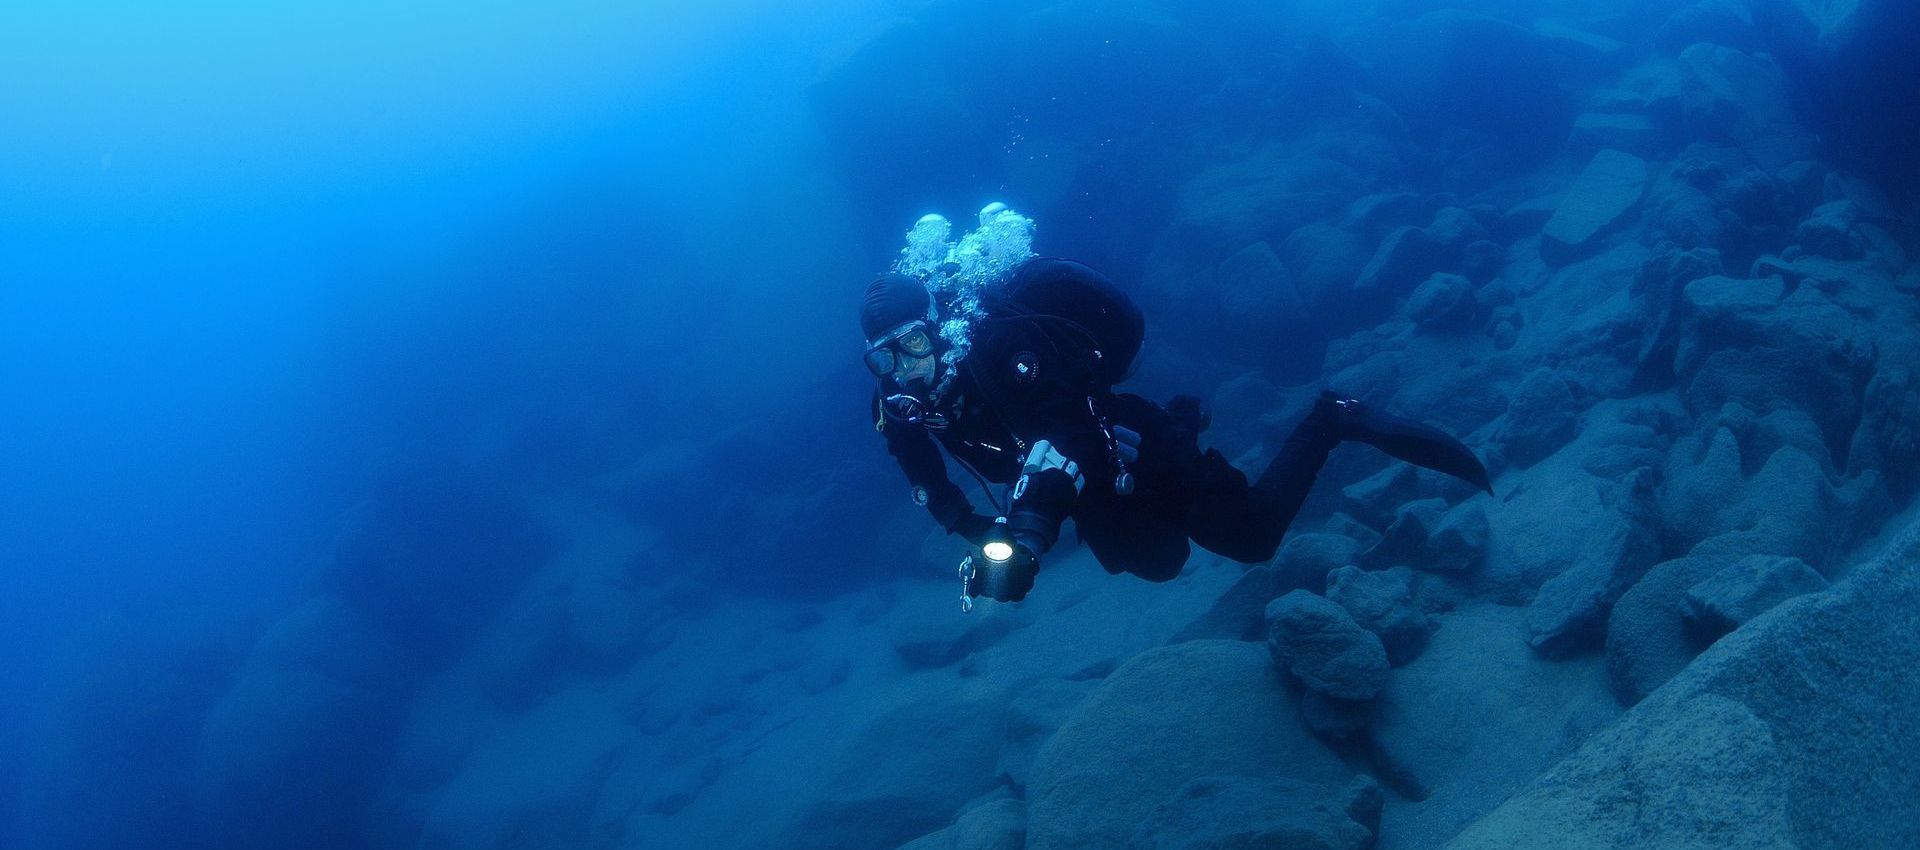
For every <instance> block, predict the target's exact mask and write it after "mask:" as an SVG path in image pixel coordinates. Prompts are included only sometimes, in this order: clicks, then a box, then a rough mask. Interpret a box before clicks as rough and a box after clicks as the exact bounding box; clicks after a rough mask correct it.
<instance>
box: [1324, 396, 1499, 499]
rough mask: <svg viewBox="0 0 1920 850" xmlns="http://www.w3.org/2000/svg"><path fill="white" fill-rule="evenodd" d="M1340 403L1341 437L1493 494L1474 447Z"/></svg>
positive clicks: (1405, 421) (1442, 433)
mask: <svg viewBox="0 0 1920 850" xmlns="http://www.w3.org/2000/svg"><path fill="white" fill-rule="evenodd" d="M1328 395H1331V394H1330V393H1329V394H1328ZM1336 403H1337V402H1336ZM1340 407H1341V409H1342V413H1341V416H1340V438H1341V439H1342V440H1353V441H1355V442H1361V443H1366V444H1367V445H1370V446H1373V447H1374V448H1376V449H1379V450H1381V451H1383V452H1386V453H1387V454H1389V455H1392V456H1393V457H1396V458H1399V459H1400V460H1404V461H1406V462H1408V463H1411V464H1413V465H1414V466H1418V467H1423V468H1426V469H1431V470H1433V471H1435V472H1442V473H1445V474H1447V475H1451V476H1453V477H1455V478H1458V479H1460V480H1461V481H1465V482H1467V483H1468V484H1472V485H1473V486H1474V487H1475V488H1478V489H1480V490H1482V491H1485V492H1486V494H1487V495H1489V496H1491V495H1493V482H1492V481H1490V480H1489V479H1488V476H1487V467H1486V466H1485V465H1484V464H1482V463H1481V462H1480V458H1478V457H1476V456H1475V455H1474V453H1473V450H1472V449H1469V448H1467V446H1466V444H1465V443H1462V442H1460V441H1459V440H1456V439H1454V438H1453V437H1452V436H1451V435H1449V434H1447V433H1446V432H1445V431H1441V430H1440V429H1438V428H1435V427H1433V426H1431V425H1422V424H1420V423H1418V422H1415V421H1413V420H1411V419H1402V418H1400V417H1398V416H1393V415H1391V414H1386V413H1381V412H1379V411H1376V410H1373V409H1371V408H1369V407H1367V406H1365V405H1361V404H1357V403H1351V402H1349V403H1344V404H1340Z"/></svg>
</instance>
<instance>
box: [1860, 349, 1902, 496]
mask: <svg viewBox="0 0 1920 850" xmlns="http://www.w3.org/2000/svg"><path fill="white" fill-rule="evenodd" d="M1914 362H1917V361H1916V360H1915V359H1913V358H1912V357H1910V356H1891V357H1889V356H1885V355H1883V356H1882V362H1881V365H1880V368H1879V369H1877V370H1875V371H1874V374H1873V380H1872V381H1870V382H1868V384H1867V391H1866V399H1865V401H1864V402H1863V404H1862V405H1861V408H1862V409H1861V411H1860V427H1859V428H1857V429H1855V430H1854V433H1853V439H1852V441H1851V442H1850V444H1849V445H1850V446H1851V447H1850V448H1849V449H1848V450H1847V469H1848V472H1849V473H1850V474H1859V473H1862V472H1865V471H1867V470H1871V469H1878V470H1880V471H1881V472H1882V474H1884V475H1886V476H1887V486H1888V488H1889V489H1890V490H1892V491H1893V494H1894V496H1895V497H1896V498H1905V497H1906V496H1907V495H1908V494H1910V493H1912V492H1913V489H1914V485H1915V484H1916V483H1917V482H1920V425H1916V423H1920V382H1916V381H1915V380H1914V378H1913V368H1912V367H1910V366H1907V365H1903V364H1907V363H1914Z"/></svg>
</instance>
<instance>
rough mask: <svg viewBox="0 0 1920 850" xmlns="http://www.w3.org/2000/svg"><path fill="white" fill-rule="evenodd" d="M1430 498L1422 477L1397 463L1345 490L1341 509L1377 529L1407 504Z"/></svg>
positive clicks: (1342, 492) (1408, 466)
mask: <svg viewBox="0 0 1920 850" xmlns="http://www.w3.org/2000/svg"><path fill="white" fill-rule="evenodd" d="M1427 495H1428V494H1424V493H1422V492H1420V476H1419V473H1417V472H1416V471H1415V470H1414V468H1413V466H1412V465H1411V464H1405V463H1395V464H1389V465H1388V466H1387V468H1386V469H1383V470H1380V471H1379V472H1376V473H1374V474H1372V475H1369V476H1367V477H1366V478H1362V479H1360V480H1359V481H1355V482H1354V483H1352V484H1349V485H1347V486H1345V487H1342V488H1341V489H1340V502H1341V508H1342V509H1343V510H1345V511H1346V512H1347V513H1349V514H1351V515H1352V516H1353V517H1354V518H1356V519H1358V520H1360V521H1361V522H1364V523H1366V524H1368V525H1370V526H1372V527H1374V528H1385V527H1386V526H1388V525H1390V524H1392V523H1393V521H1394V517H1396V516H1398V515H1399V514H1400V511H1401V509H1402V508H1403V507H1404V506H1405V505H1406V504H1407V503H1408V502H1411V501H1414V500H1417V499H1420V498H1422V497H1424V496H1427ZM1333 566H1334V567H1338V566H1343V565H1342V564H1334V565H1333ZM1328 569H1332V567H1329V568H1328Z"/></svg>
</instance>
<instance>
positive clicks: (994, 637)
mask: <svg viewBox="0 0 1920 850" xmlns="http://www.w3.org/2000/svg"><path fill="white" fill-rule="evenodd" d="M1015 611H1016V609H1014V608H1012V607H1010V606H1005V605H985V606H979V607H976V608H975V609H974V610H973V611H972V612H971V613H969V614H962V613H960V612H959V610H958V609H953V610H947V611H937V612H936V611H907V612H901V616H899V617H897V618H896V619H894V621H893V625H892V627H891V628H890V629H889V630H888V638H889V639H890V640H891V641H892V643H893V649H894V651H895V652H897V653H899V654H900V658H901V660H903V661H905V662H907V664H908V665H909V666H912V667H922V668H926V667H945V666H947V665H949V664H952V663H954V662H956V661H959V660H960V659H962V658H965V657H967V656H968V655H971V654H973V653H975V652H979V651H980V650H983V649H986V648H987V647H989V646H992V645H993V644H995V643H997V642H998V641H999V640H1000V639H1001V638H1003V637H1006V636H1007V634H1008V633H1009V632H1012V631H1013V630H1014V629H1017V628H1019V627H1020V626H1022V625H1025V623H1024V622H1023V621H1022V620H1021V618H1020V615H1019V614H1017V613H1015Z"/></svg>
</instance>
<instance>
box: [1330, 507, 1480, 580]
mask: <svg viewBox="0 0 1920 850" xmlns="http://www.w3.org/2000/svg"><path fill="white" fill-rule="evenodd" d="M1487 534H1488V532H1487V518H1486V513H1485V511H1483V510H1482V509H1481V508H1480V506H1479V505H1478V504H1475V503H1468V504H1464V505H1461V506H1459V507H1455V508H1453V509H1451V510H1449V509H1448V508H1447V503H1446V500H1445V499H1439V498H1432V499H1416V500H1414V501H1411V502H1408V503H1406V504H1404V505H1401V506H1400V509H1399V510H1398V511H1396V512H1395V513H1394V516H1393V521H1392V522H1391V523H1389V524H1388V525H1387V530H1386V532H1385V533H1383V534H1382V535H1381V536H1380V540H1379V541H1378V542H1376V543H1375V544H1374V545H1373V546H1371V547H1369V548H1368V549H1367V550H1366V551H1365V552H1362V553H1361V554H1360V561H1359V563H1360V564H1362V565H1364V566H1367V567H1372V568H1382V569H1383V568H1386V567H1389V566H1394V565H1398V564H1406V565H1408V566H1411V567H1413V568H1415V569H1418V570H1421V571H1424V572H1432V573H1444V574H1448V575H1462V574H1466V573H1469V572H1471V571H1472V570H1473V569H1474V568H1475V567H1476V566H1478V565H1479V564H1480V561H1481V558H1482V556H1483V555H1484V554H1485V551H1486V547H1487Z"/></svg>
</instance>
